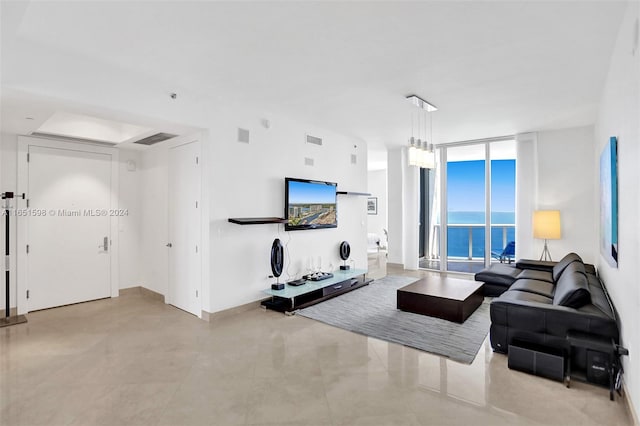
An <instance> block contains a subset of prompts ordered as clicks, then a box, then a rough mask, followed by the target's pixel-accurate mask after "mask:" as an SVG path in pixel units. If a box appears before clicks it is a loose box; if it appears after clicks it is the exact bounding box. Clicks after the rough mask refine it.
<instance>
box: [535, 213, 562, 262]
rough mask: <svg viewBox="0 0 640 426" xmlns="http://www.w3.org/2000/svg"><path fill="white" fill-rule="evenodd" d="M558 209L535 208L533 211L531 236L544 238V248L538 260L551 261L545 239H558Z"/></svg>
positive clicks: (559, 231) (559, 232)
mask: <svg viewBox="0 0 640 426" xmlns="http://www.w3.org/2000/svg"><path fill="white" fill-rule="evenodd" d="M560 234H561V230H560V211H559V210H536V211H534V212H533V238H540V239H543V240H544V249H543V250H542V254H541V255H540V260H548V261H551V260H552V259H551V253H549V248H548V247H547V240H559V239H560Z"/></svg>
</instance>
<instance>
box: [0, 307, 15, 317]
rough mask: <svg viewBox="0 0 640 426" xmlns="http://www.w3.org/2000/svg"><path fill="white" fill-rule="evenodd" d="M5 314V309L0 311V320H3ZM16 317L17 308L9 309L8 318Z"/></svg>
mask: <svg viewBox="0 0 640 426" xmlns="http://www.w3.org/2000/svg"><path fill="white" fill-rule="evenodd" d="M6 312H7V311H6V310H5V309H1V310H0V318H4V316H5V314H6ZM16 315H18V308H11V309H9V316H10V317H15V316H16Z"/></svg>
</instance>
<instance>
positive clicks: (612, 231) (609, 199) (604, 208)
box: [600, 136, 618, 268]
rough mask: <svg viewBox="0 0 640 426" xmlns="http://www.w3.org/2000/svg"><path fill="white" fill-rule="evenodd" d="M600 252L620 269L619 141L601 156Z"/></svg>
mask: <svg viewBox="0 0 640 426" xmlns="http://www.w3.org/2000/svg"><path fill="white" fill-rule="evenodd" d="M600 252H601V253H602V256H603V257H604V258H605V260H606V261H607V262H608V263H609V265H611V266H612V267H614V268H617V267H618V139H617V138H616V137H614V136H612V137H611V138H609V143H607V145H606V146H605V147H604V150H603V151H602V154H601V155H600Z"/></svg>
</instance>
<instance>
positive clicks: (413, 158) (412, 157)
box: [409, 145, 419, 166]
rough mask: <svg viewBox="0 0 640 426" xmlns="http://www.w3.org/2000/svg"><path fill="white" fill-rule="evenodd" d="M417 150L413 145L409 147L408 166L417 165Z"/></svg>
mask: <svg viewBox="0 0 640 426" xmlns="http://www.w3.org/2000/svg"><path fill="white" fill-rule="evenodd" d="M418 152H419V150H418V148H416V147H415V145H411V146H410V147H409V165H410V166H417V165H418Z"/></svg>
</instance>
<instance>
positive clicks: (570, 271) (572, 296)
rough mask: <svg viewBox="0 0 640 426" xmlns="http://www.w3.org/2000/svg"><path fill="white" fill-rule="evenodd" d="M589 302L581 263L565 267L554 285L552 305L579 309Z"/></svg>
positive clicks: (589, 297) (587, 288)
mask: <svg viewBox="0 0 640 426" xmlns="http://www.w3.org/2000/svg"><path fill="white" fill-rule="evenodd" d="M589 302H591V293H590V292H589V284H588V282H587V276H586V275H585V273H584V266H583V265H582V263H578V262H573V263H571V264H570V265H569V266H567V267H566V268H565V270H564V272H563V273H562V275H561V276H560V279H559V280H558V282H557V284H556V291H555V294H554V296H553V304H554V305H561V306H567V307H569V308H576V309H577V308H580V307H582V306H584V305H586V304H587V303H589Z"/></svg>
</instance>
